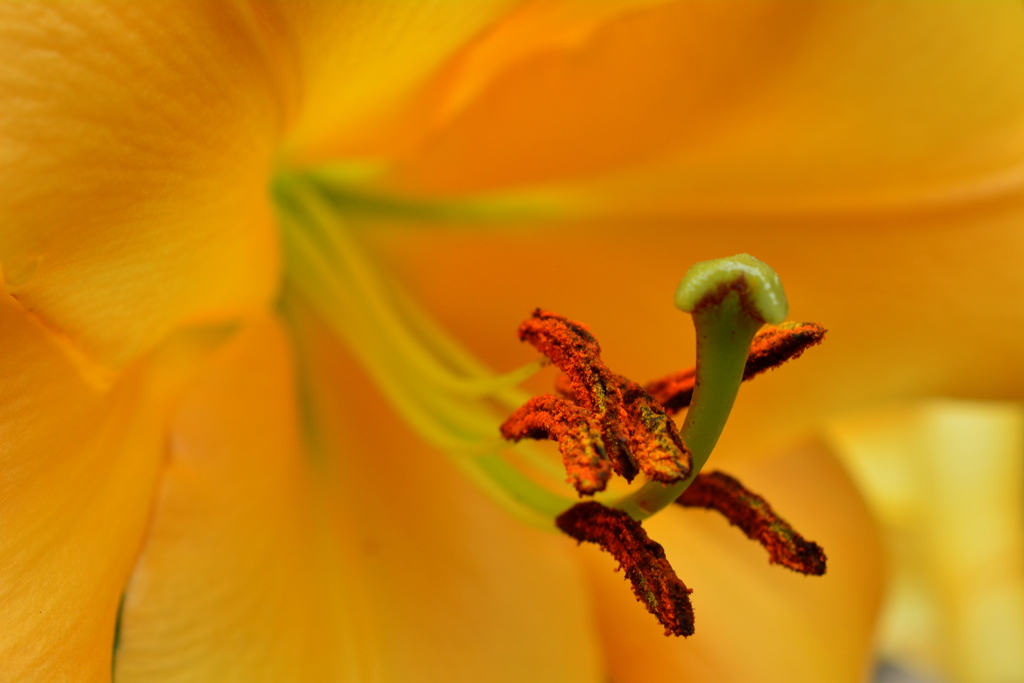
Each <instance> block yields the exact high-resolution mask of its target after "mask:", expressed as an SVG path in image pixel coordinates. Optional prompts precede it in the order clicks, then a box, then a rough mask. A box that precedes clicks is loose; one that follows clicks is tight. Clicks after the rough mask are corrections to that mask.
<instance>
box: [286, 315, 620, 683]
mask: <svg viewBox="0 0 1024 683" xmlns="http://www.w3.org/2000/svg"><path fill="white" fill-rule="evenodd" d="M296 326H297V328H298V329H299V330H300V332H299V334H300V336H301V339H302V342H301V344H300V348H301V349H302V352H303V358H304V359H306V360H307V361H308V364H307V365H306V373H305V377H306V379H307V382H308V386H309V394H308V396H309V398H310V404H311V405H312V406H313V408H314V410H315V412H314V413H313V416H314V419H313V420H312V424H313V425H314V427H313V429H314V432H313V433H314V434H316V435H317V436H316V443H318V444H319V447H318V448H317V449H316V450H315V451H314V453H313V454H312V455H313V457H314V461H315V462H321V463H323V467H324V470H325V472H326V476H327V480H328V487H329V494H330V504H331V510H332V521H333V524H334V527H335V528H336V529H338V530H348V531H347V532H345V533H344V534H343V535H346V534H351V535H352V536H353V537H354V538H356V539H357V540H358V543H359V545H358V552H357V553H356V554H355V555H354V556H353V557H351V558H349V559H351V560H353V561H355V562H357V563H358V564H359V566H360V568H361V575H362V576H363V577H364V581H365V583H364V584H362V585H361V590H362V591H364V594H365V596H366V599H367V600H368V602H369V604H370V605H371V606H372V611H371V612H370V615H369V617H368V618H367V620H366V623H365V624H363V625H362V628H363V629H364V632H366V633H368V634H372V639H373V641H374V643H375V646H374V652H373V655H374V661H375V662H376V663H377V669H376V670H377V671H379V672H380V677H381V679H383V680H400V681H439V682H442V681H443V682H445V683H449V682H454V681H467V682H476V681H495V682H501V681H508V682H509V683H521V682H522V681H559V682H561V681H566V682H572V681H592V682H596V681H599V680H603V679H602V672H601V669H600V666H601V662H600V656H599V653H598V651H597V646H596V638H595V634H594V632H593V625H592V621H591V615H590V613H589V608H588V604H587V600H586V596H585V594H584V592H583V587H582V580H581V576H580V574H579V570H578V567H577V566H576V564H575V563H574V562H573V560H572V556H573V555H572V553H573V552H574V548H573V547H572V546H573V544H572V543H570V542H568V541H567V539H563V538H561V537H560V536H558V535H557V534H555V533H551V534H547V533H545V532H542V531H538V530H536V529H532V528H529V527H527V526H524V525H523V524H521V523H520V522H518V521H517V520H515V519H513V518H512V517H510V516H509V515H507V514H506V513H505V512H503V511H502V510H500V509H499V508H498V507H497V506H496V505H495V503H494V502H493V501H490V500H488V499H486V498H484V497H483V496H482V495H481V494H480V492H479V491H478V490H476V489H475V488H473V486H472V485H470V484H469V483H468V482H467V481H466V480H465V479H464V478H463V477H462V475H461V474H460V473H458V472H457V471H456V470H455V468H454V467H453V466H452V465H451V463H449V462H448V461H447V460H446V459H445V456H444V455H442V454H440V453H438V452H437V451H435V450H433V449H431V448H429V447H426V446H424V444H423V442H422V441H421V439H419V438H418V437H417V436H416V435H414V434H413V433H411V432H410V431H409V429H408V428H407V427H406V426H405V424H404V423H402V421H401V419H400V418H399V417H397V415H396V414H395V413H394V412H393V411H392V409H391V408H390V406H388V405H387V403H386V402H385V401H384V400H383V399H382V398H381V396H380V395H379V394H378V393H377V390H376V389H375V388H374V387H373V385H372V384H371V383H370V382H369V380H368V379H367V377H366V376H365V375H364V374H363V372H362V371H361V370H360V369H359V368H358V367H357V366H356V365H355V364H354V362H353V361H352V360H351V359H350V358H349V357H348V355H347V354H346V352H345V351H344V350H343V349H341V348H339V347H338V346H337V344H336V342H334V341H333V340H331V339H330V338H328V337H327V335H326V334H325V333H324V331H323V330H322V328H320V327H319V326H318V325H316V324H315V323H313V322H312V321H310V320H309V319H306V318H304V317H303V316H301V315H300V316H299V319H298V322H297V323H296ZM339 533H342V531H339Z"/></svg>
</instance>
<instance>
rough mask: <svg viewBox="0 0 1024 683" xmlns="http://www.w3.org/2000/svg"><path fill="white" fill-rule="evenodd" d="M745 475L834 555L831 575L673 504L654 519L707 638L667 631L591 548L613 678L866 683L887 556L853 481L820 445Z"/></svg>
mask: <svg viewBox="0 0 1024 683" xmlns="http://www.w3.org/2000/svg"><path fill="white" fill-rule="evenodd" d="M733 473H734V474H736V476H737V477H738V478H739V479H740V480H741V481H742V482H743V483H744V484H745V485H747V486H749V487H750V488H751V489H752V490H754V491H757V492H758V493H760V494H762V495H764V496H765V497H766V498H767V499H768V500H769V501H770V503H771V504H772V506H773V507H774V508H775V509H776V511H778V512H779V513H780V514H782V515H783V517H785V518H786V519H787V520H788V521H789V522H790V523H792V524H793V525H794V527H795V528H796V529H797V530H798V531H799V532H800V533H801V534H803V535H804V536H805V537H806V538H808V539H812V540H815V541H817V542H818V543H820V544H821V545H822V547H824V549H825V552H826V554H827V555H828V572H827V573H826V574H825V576H823V577H805V576H802V575H799V574H796V573H793V572H790V571H788V570H786V569H783V568H781V567H778V566H774V565H769V564H768V560H767V555H766V554H765V552H764V550H763V549H762V548H761V547H760V546H758V545H756V544H754V543H753V542H751V541H748V540H747V539H746V538H745V537H744V536H743V535H742V533H740V532H739V531H738V530H737V529H736V528H734V527H730V526H729V524H728V522H726V521H725V519H724V518H721V517H718V516H717V515H714V514H713V513H708V512H704V511H698V510H684V509H679V508H674V509H670V510H668V511H666V512H663V513H661V514H660V515H658V516H656V517H654V518H652V519H651V520H649V521H647V522H645V523H644V526H645V528H647V530H648V532H649V533H650V535H651V537H652V538H653V539H655V540H657V541H658V542H659V543H661V544H662V545H664V547H665V551H666V553H667V555H668V558H669V561H670V562H671V563H672V566H673V567H674V568H675V570H676V572H677V573H678V574H679V576H680V578H682V579H683V582H684V583H686V585H687V586H688V587H689V588H691V589H692V590H693V594H692V595H691V596H690V598H691V600H692V602H693V606H694V613H695V621H696V633H695V635H693V636H691V637H689V638H688V639H685V640H684V639H681V638H666V637H665V636H664V635H662V628H661V627H660V626H659V625H658V623H657V622H656V621H655V620H654V619H653V618H652V617H651V615H649V614H647V613H646V611H645V610H644V609H643V608H642V607H641V605H639V604H638V603H637V602H636V601H635V599H634V598H633V595H632V593H631V591H630V590H629V586H628V585H627V584H626V583H625V582H624V581H623V579H622V575H621V573H615V572H614V571H613V569H614V565H615V563H614V561H609V560H608V558H607V556H605V555H603V554H598V553H596V552H593V553H588V554H587V560H588V574H589V576H590V582H591V585H592V587H593V589H594V593H595V600H596V601H597V605H598V619H599V622H600V624H601V628H602V634H603V643H604V646H605V652H606V656H607V657H608V661H609V673H610V678H611V679H612V680H615V681H618V682H621V683H633V682H636V683H640V682H641V681H670V680H671V681H680V682H681V683H683V682H687V681H693V682H695V683H698V682H699V683H703V682H705V681H716V682H726V681H758V683H762V682H763V683H820V682H821V681H830V682H834V683H847V682H848V683H860V681H863V680H864V679H865V676H866V674H867V672H868V671H869V669H870V667H871V666H872V665H873V645H874V642H873V634H874V621H875V617H876V614H877V607H878V602H879V599H880V598H881V587H882V586H881V573H882V571H881V570H882V563H881V552H880V546H879V543H878V540H877V536H876V533H875V530H874V526H873V523H872V520H871V518H870V517H869V515H868V513H867V510H866V509H865V507H864V504H863V502H862V501H861V499H860V497H859V495H858V494H857V493H856V491H855V489H854V488H853V485H852V483H851V482H850V480H849V479H848V477H847V476H846V474H845V473H844V471H843V470H842V468H841V467H840V466H839V464H838V463H837V462H836V461H835V460H834V458H833V457H832V455H831V454H830V453H829V452H828V451H827V450H826V449H825V448H823V447H822V446H821V445H820V444H807V445H805V446H803V447H801V448H798V449H795V450H793V451H791V452H789V453H787V454H785V455H783V456H780V457H778V458H773V459H771V460H770V461H767V462H764V463H762V464H761V465H760V466H757V467H748V468H742V469H741V468H737V469H736V470H735V471H734V472H733Z"/></svg>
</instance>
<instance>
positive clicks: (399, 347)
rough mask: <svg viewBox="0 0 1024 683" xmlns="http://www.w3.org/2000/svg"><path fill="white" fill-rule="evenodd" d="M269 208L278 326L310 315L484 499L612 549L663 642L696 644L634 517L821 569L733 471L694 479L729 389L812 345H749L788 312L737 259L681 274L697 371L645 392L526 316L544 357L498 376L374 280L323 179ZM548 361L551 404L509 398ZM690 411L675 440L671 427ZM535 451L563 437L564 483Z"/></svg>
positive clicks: (779, 333) (676, 587)
mask: <svg viewBox="0 0 1024 683" xmlns="http://www.w3.org/2000/svg"><path fill="white" fill-rule="evenodd" d="M274 195H275V199H276V201H277V206H278V211H279V220H280V223H281V234H282V247H283V252H284V254H285V264H286V269H285V283H284V286H283V288H282V292H283V293H282V302H281V305H282V308H283V310H284V311H285V313H288V312H289V311H290V310H291V309H292V308H293V307H296V306H302V307H306V308H308V309H309V310H312V311H313V312H315V313H316V314H317V315H318V316H319V317H320V318H321V320H323V321H324V322H325V323H326V325H327V326H328V327H329V329H331V330H332V331H333V333H334V334H335V335H337V337H338V338H339V339H341V340H342V341H343V342H344V343H345V344H346V345H347V346H348V347H349V348H350V349H351V350H352V352H353V353H354V354H355V355H356V356H357V357H358V359H359V360H360V361H361V363H362V364H363V366H364V367H365V368H366V369H367V371H368V372H369V374H370V375H371V376H372V377H373V378H374V380H375V381H376V383H377V385H378V386H379V387H380V388H381V390H382V391H383V392H384V393H385V394H386V395H387V396H388V397H389V399H390V400H391V402H392V404H393V405H394V406H395V408H396V410H397V412H398V413H399V414H400V415H401V416H402V417H403V418H404V419H405V420H406V421H407V422H408V423H409V425H410V426H412V427H413V429H414V430H415V431H417V432H418V433H419V434H420V435H421V436H422V437H423V438H424V439H425V440H427V441H428V442H430V443H431V444H433V445H434V446H435V447H437V448H438V449H439V450H440V451H441V452H443V453H445V454H446V455H447V456H448V457H449V458H450V459H451V460H452V461H453V462H454V463H455V464H456V465H457V466H458V467H459V468H460V469H461V470H462V471H463V472H464V473H465V474H466V475H467V476H468V477H469V479H470V480H471V481H473V482H474V483H475V484H477V485H478V486H479V487H480V488H481V489H482V490H483V491H484V492H485V493H486V494H488V495H489V496H490V497H491V498H492V499H494V500H495V501H496V502H498V503H499V504H501V505H502V506H503V507H505V508H506V509H508V510H509V511H511V512H513V513H514V514H516V515H517V516H518V517H519V518H521V519H522V520H524V521H526V522H528V523H530V524H532V525H534V526H538V527H540V528H543V529H546V530H553V529H555V528H558V529H560V530H561V531H562V532H563V533H566V534H568V535H569V536H571V537H573V538H575V539H577V540H578V541H580V542H583V541H588V542H593V543H597V544H599V545H600V546H601V547H602V548H604V549H605V550H607V551H608V552H610V553H612V554H613V555H614V556H615V557H616V559H617V560H618V561H619V563H620V565H621V566H622V567H623V568H624V569H625V572H624V573H625V575H626V576H627V578H628V579H629V580H630V581H631V583H632V585H633V590H634V593H635V594H636V596H637V598H638V599H639V600H640V602H641V603H643V604H644V605H645V606H646V607H647V608H648V609H649V610H650V611H651V612H652V613H653V614H654V615H655V616H656V617H657V618H658V619H659V620H660V621H661V623H662V624H663V625H664V626H665V628H666V633H667V634H673V635H690V634H692V633H693V610H692V608H691V607H690V604H689V593H690V591H689V589H687V588H686V586H685V585H683V583H682V581H680V580H679V579H678V577H676V576H675V573H674V572H673V571H672V568H671V565H669V563H668V560H667V558H666V556H665V553H664V550H663V549H662V547H661V546H660V545H659V544H658V543H657V542H655V541H653V540H651V539H650V538H648V537H647V534H646V532H645V531H644V530H643V528H642V527H641V525H640V522H641V520H643V519H645V518H647V517H649V516H651V515H652V514H654V513H656V512H658V511H659V510H661V509H663V508H664V507H666V506H668V505H669V504H671V503H673V502H676V503H678V504H680V505H683V506H685V507H703V508H707V509H710V510H715V511H717V512H719V513H721V514H723V515H725V516H726V517H727V518H728V519H729V520H730V522H732V523H733V524H735V525H736V526H738V527H739V528H740V529H741V530H742V531H743V532H744V533H745V534H747V535H748V536H749V537H750V538H752V539H754V540H757V541H759V542H760V543H762V545H764V546H765V547H766V548H767V549H768V550H769V555H770V559H771V561H772V562H776V563H779V564H783V565H784V566H787V567H789V568H791V569H794V570H796V571H801V572H804V573H811V574H821V573H824V568H825V558H824V554H823V553H822V552H821V549H820V548H819V547H818V546H817V545H815V544H813V543H810V542H807V541H804V539H803V538H801V537H800V536H799V534H797V533H796V532H795V531H793V530H792V528H790V527H789V526H788V525H787V524H786V523H785V521H784V520H782V519H781V518H780V517H778V515H776V514H775V513H774V511H773V510H772V509H771V507H770V506H769V505H768V503H767V502H766V501H765V500H764V499H763V498H761V497H760V496H758V495H757V494H754V493H751V492H749V491H747V490H746V489H744V488H743V487H742V485H741V484H740V483H739V482H737V481H736V480H735V479H732V478H731V477H728V475H723V474H720V473H712V474H710V475H702V474H700V471H701V468H702V467H703V466H704V464H705V463H706V462H707V460H708V457H709V456H710V455H711V452H712V450H713V449H714V447H715V444H716V443H717V441H718V438H719V436H720V435H721V433H722V430H723V428H724V426H725V423H726V421H727V419H728V417H729V413H730V411H731V409H732V405H733V403H734V401H735V399H736V395H737V393H738V391H739V387H740V385H741V383H742V382H743V381H744V380H746V379H750V378H752V377H754V376H755V375H757V374H759V373H761V372H763V371H765V370H766V369H768V368H770V367H776V366H778V365H780V364H782V363H784V362H785V361H787V360H789V359H791V358H795V357H796V356H799V355H800V354H801V353H802V352H803V351H804V350H805V349H807V348H809V347H810V346H813V345H814V344H817V343H819V342H820V341H821V339H822V338H823V336H824V330H823V329H822V328H820V327H818V326H816V325H811V324H806V323H802V324H794V323H790V324H788V325H781V326H778V327H774V328H770V329H769V330H767V331H764V332H760V333H759V330H760V328H761V327H762V326H763V325H764V324H765V323H780V322H782V320H783V319H784V318H785V315H786V299H785V295H784V293H783V291H782V285H781V283H780V282H779V280H778V277H777V276H776V275H775V273H774V272H773V271H772V270H771V269H770V268H769V267H768V266H767V265H765V264H763V263H761V262H760V261H758V260H757V259H754V258H753V257H750V256H747V255H745V254H744V255H739V256H735V257H731V258H728V259H720V260H717V261H708V262H705V263H701V264H698V265H696V266H694V267H693V268H691V269H690V271H689V272H688V273H687V274H686V276H685V277H684V278H683V280H682V282H681V283H680V286H679V288H678V290H677V293H676V305H677V306H678V307H679V308H681V309H682V310H684V311H687V312H689V313H691V314H692V315H693V320H694V325H695V327H696V332H697V364H696V367H695V368H692V369H688V370H683V371H681V372H677V373H675V374H673V375H669V376H668V377H665V378H663V379H661V380H658V381H655V382H653V383H650V384H648V385H647V386H646V387H644V386H641V385H640V384H637V383H636V382H634V381H632V380H631V379H629V378H626V377H624V376H622V375H618V374H616V373H614V372H612V371H611V370H610V369H609V368H608V367H607V366H605V365H604V363H603V362H602V361H601V357H600V351H601V350H600V346H599V344H598V343H597V340H596V339H595V338H594V336H593V335H592V334H591V333H590V331H589V330H588V329H587V327H586V326H585V325H582V324H580V323H577V322H574V321H571V320H568V319H567V318H564V317H563V316H560V315H557V314H555V313H550V312H547V311H543V310H540V309H538V310H536V311H534V313H533V315H532V316H531V317H530V318H528V319H527V320H526V321H524V322H523V323H522V324H521V325H520V328H519V337H520V339H521V340H523V341H527V342H529V343H530V344H532V345H533V346H534V347H535V348H536V349H537V350H538V351H540V352H541V353H542V354H543V355H544V356H545V357H546V359H539V360H538V361H535V362H533V363H529V364H527V365H526V366H523V367H522V368H519V369H516V370H513V371H511V372H508V373H505V374H502V375H499V374H495V373H493V372H492V371H491V370H490V369H489V368H488V367H487V366H486V365H485V364H484V363H482V362H481V361H479V360H478V359H476V358H474V357H473V356H472V355H471V354H470V353H469V352H467V351H466V350H465V349H464V348H462V347H461V346H460V345H459V344H458V343H457V342H456V341H455V340H454V339H452V338H451V337H450V336H449V335H448V334H446V333H445V331H444V330H442V329H441V328H440V327H439V326H437V325H436V324H435V323H434V322H433V321H432V320H431V319H430V317H429V316H428V315H427V314H426V313H425V312H424V311H423V310H421V309H420V308H419V307H418V306H417V305H416V303H415V302H414V301H413V299H412V298H411V297H409V296H408V295H407V294H405V293H404V292H403V291H401V289H400V288H399V287H398V286H397V285H396V284H395V283H394V282H392V281H389V280H388V279H387V278H386V277H384V276H383V274H382V273H381V272H380V271H379V270H378V269H377V268H376V266H375V264H374V263H373V260H372V259H371V258H370V257H369V255H368V254H367V252H366V251H365V249H364V248H363V247H362V245H361V243H360V239H359V234H358V231H357V230H356V229H354V228H353V226H352V225H351V223H350V222H349V221H347V220H346V218H345V216H344V215H343V214H344V211H343V210H344V208H345V206H344V205H343V204H344V203H342V204H339V200H338V199H337V197H334V196H333V194H332V192H331V191H330V188H329V187H327V186H325V185H324V184H323V182H322V181H321V180H320V179H318V178H317V177H316V176H315V175H303V174H297V173H288V174H281V175H280V176H279V177H278V178H277V180H276V182H275V186H274ZM378 208H379V207H378ZM547 362H550V363H552V364H554V365H556V366H557V367H558V368H559V369H560V370H562V372H563V373H564V374H563V376H562V377H560V378H559V380H558V382H557V390H558V392H559V393H558V394H544V395H541V396H535V397H530V396H529V395H528V394H526V393H525V392H523V391H522V390H520V389H518V388H517V386H518V385H519V384H520V383H521V382H522V381H523V380H525V379H526V378H528V377H530V376H531V375H533V374H534V373H535V372H537V370H539V369H540V368H541V367H543V366H544V365H545V364H546V363H547ZM684 408H688V410H687V413H686V417H685V419H684V421H683V425H682V427H681V428H680V429H677V428H676V426H675V424H674V422H673V421H672V419H671V417H672V415H674V414H676V413H678V412H680V411H681V410H683V409H684ZM510 412H511V415H509V413H510ZM503 417H506V419H505V420H504V421H502V418H503ZM538 439H546V440H553V441H557V442H558V447H559V451H560V453H561V456H562V463H561V465H562V467H564V470H562V468H561V467H559V465H558V464H557V463H555V462H553V461H552V460H551V459H550V458H549V457H548V455H547V454H546V453H545V452H543V451H542V450H541V449H539V448H537V447H536V446H535V445H533V444H532V443H531V441H533V440H538ZM509 442H512V443H511V444H510V443H509ZM510 451H514V453H510ZM510 456H511V457H510ZM517 463H524V464H526V465H528V469H529V473H527V472H526V471H525V470H524V469H521V468H520V467H519V466H517ZM613 474H614V475H618V476H620V477H622V478H623V479H625V480H626V481H627V482H632V481H633V480H634V479H635V478H636V477H637V476H638V475H640V474H643V475H644V476H643V482H642V483H638V484H636V485H634V486H633V487H632V488H631V489H629V490H628V491H627V493H625V494H622V493H617V494H616V493H612V492H608V491H605V489H606V486H607V484H608V482H609V480H610V479H611V478H612V476H613ZM566 475H568V479H566V481H568V483H570V484H571V485H572V486H573V487H574V488H575V490H576V494H577V496H581V497H582V496H588V497H590V496H595V495H597V496H598V498H597V499H596V500H593V501H589V502H584V503H577V502H576V501H575V500H574V499H573V498H572V497H570V496H569V495H566V491H565V487H564V484H563V483H562V482H561V480H562V479H563V478H564V477H565V476H566ZM691 484H692V485H693V486H692V487H691ZM687 487H691V488H690V489H688V488H687ZM602 492H603V493H602ZM684 492H685V493H684Z"/></svg>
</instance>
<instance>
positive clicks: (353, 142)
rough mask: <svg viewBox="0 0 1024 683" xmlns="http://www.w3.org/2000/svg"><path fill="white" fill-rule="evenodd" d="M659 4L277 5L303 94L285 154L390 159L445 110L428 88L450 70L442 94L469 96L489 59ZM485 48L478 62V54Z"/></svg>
mask: <svg viewBox="0 0 1024 683" xmlns="http://www.w3.org/2000/svg"><path fill="white" fill-rule="evenodd" d="M663 1H664V0H599V1H596V0H589V1H587V2H580V1H579V0H559V1H558V2H548V3H531V2H523V1H522V0H486V1H480V0H477V1H476V2H472V3H443V2H442V3H437V2H417V3H413V4H411V3H405V4H403V5H401V6H395V7H390V6H385V5H380V4H379V3H374V2H366V1H364V2H347V3H295V2H288V3H281V7H280V11H281V12H282V14H283V17H284V19H285V21H286V22H287V23H288V24H289V25H290V29H291V32H292V33H293V35H294V38H293V41H294V45H293V48H294V50H295V56H296V59H297V61H298V64H299V66H298V69H299V71H300V73H301V75H302V90H303V92H302V96H303V105H302V109H301V112H300V116H299V118H298V121H297V122H296V125H295V126H294V127H293V129H292V130H291V132H290V134H289V143H288V147H289V149H290V154H291V156H292V157H293V161H295V162H305V163H309V162H310V161H313V160H320V161H324V160H337V159H338V158H342V157H348V158H349V159H352V158H363V160H366V161H371V162H381V163H384V162H387V161H388V160H389V159H390V158H391V157H392V156H393V155H394V152H395V150H396V149H398V148H401V147H402V145H403V144H405V143H406V142H408V141H409V139H410V137H411V136H412V137H415V136H416V135H417V134H418V133H420V132H422V127H423V124H425V123H427V124H429V123H430V122H431V121H433V119H434V118H435V117H436V112H435V111H434V109H435V108H436V107H437V106H439V105H440V104H441V103H440V102H438V101H436V94H435V91H436V90H437V88H436V87H435V86H433V85H428V84H430V83H432V82H434V81H439V82H442V83H445V84H447V83H448V82H449V81H451V80H452V76H453V73H452V70H453V68H457V73H458V86H457V88H456V91H455V92H452V93H447V94H446V95H445V97H446V98H447V99H449V100H454V99H465V98H469V97H472V96H473V95H474V94H475V91H476V90H477V89H479V88H480V87H482V86H483V85H484V84H485V83H486V81H487V79H488V78H489V77H490V75H491V72H492V71H493V69H494V62H500V63H502V64H504V63H507V62H510V61H515V60H516V59H517V58H518V57H520V56H521V55H522V54H523V53H532V52H535V51H538V50H541V49H545V48H547V47H550V46H551V45H558V44H560V43H561V42H563V41H564V40H565V39H566V38H567V36H572V35H574V34H579V33H586V32H588V31H589V30H592V28H593V26H595V25H597V24H599V23H600V22H601V21H603V20H605V19H606V18H608V17H609V16H614V15H617V14H620V13H622V12H624V11H628V10H629V9H630V8H632V7H636V6H643V5H649V4H652V3H654V4H657V3H660V2H663ZM481 50H482V51H483V53H484V55H483V56H482V57H481V56H479V55H475V53H476V52H478V51H481ZM467 53H468V54H467ZM467 60H468V61H467ZM456 65H457V67H456ZM424 90H426V92H424ZM445 106H448V107H450V106H451V105H450V104H448V105H445Z"/></svg>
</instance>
